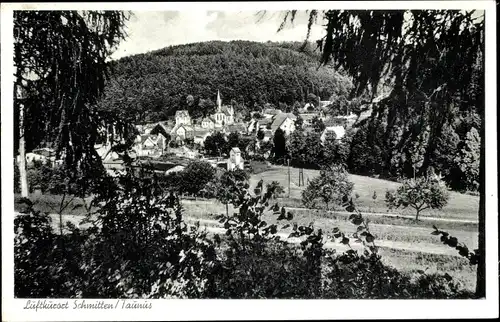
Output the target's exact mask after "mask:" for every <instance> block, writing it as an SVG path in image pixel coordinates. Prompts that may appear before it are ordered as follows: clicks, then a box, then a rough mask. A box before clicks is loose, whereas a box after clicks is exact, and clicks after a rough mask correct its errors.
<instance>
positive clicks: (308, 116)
mask: <svg viewBox="0 0 500 322" xmlns="http://www.w3.org/2000/svg"><path fill="white" fill-rule="evenodd" d="M299 116H300V118H301V119H302V120H303V121H304V123H303V125H304V126H308V125H312V120H313V119H314V118H315V117H318V118H319V119H320V120H322V121H325V120H326V115H325V112H323V110H320V111H318V112H312V113H299Z"/></svg>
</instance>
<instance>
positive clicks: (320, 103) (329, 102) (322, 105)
mask: <svg viewBox="0 0 500 322" xmlns="http://www.w3.org/2000/svg"><path fill="white" fill-rule="evenodd" d="M331 103H332V102H331V101H319V107H320V108H323V107H326V106H328V105H330V104H331Z"/></svg>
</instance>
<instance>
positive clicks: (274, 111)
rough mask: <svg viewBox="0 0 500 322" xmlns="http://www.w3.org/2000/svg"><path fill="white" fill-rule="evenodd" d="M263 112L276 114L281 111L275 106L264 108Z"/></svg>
mask: <svg viewBox="0 0 500 322" xmlns="http://www.w3.org/2000/svg"><path fill="white" fill-rule="evenodd" d="M262 113H263V114H268V115H277V114H279V113H282V112H281V110H278V109H275V108H266V109H264V111H262Z"/></svg>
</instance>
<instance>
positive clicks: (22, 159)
mask: <svg viewBox="0 0 500 322" xmlns="http://www.w3.org/2000/svg"><path fill="white" fill-rule="evenodd" d="M20 94H21V95H22V93H20ZM21 99H22V97H21ZM25 143H26V141H25V137H24V104H23V103H21V104H19V164H18V166H19V178H20V184H21V197H28V174H27V171H26V146H25Z"/></svg>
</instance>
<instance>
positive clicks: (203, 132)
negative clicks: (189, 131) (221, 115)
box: [193, 127, 212, 137]
mask: <svg viewBox="0 0 500 322" xmlns="http://www.w3.org/2000/svg"><path fill="white" fill-rule="evenodd" d="M211 132H212V131H211V130H209V129H204V128H198V127H195V128H194V131H193V135H194V136H196V137H204V136H205V135H209V134H210V133H211Z"/></svg>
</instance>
